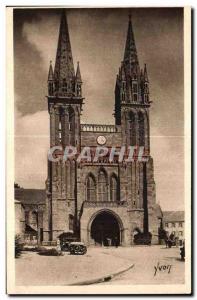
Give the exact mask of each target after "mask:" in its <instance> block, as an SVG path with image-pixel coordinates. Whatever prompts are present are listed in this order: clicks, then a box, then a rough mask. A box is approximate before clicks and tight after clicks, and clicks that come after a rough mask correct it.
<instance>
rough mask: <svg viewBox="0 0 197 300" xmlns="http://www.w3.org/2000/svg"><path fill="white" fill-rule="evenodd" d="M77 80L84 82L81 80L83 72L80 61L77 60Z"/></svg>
mask: <svg viewBox="0 0 197 300" xmlns="http://www.w3.org/2000/svg"><path fill="white" fill-rule="evenodd" d="M76 80H77V81H78V82H82V80H81V72H80V67H79V61H78V62H77V71H76Z"/></svg>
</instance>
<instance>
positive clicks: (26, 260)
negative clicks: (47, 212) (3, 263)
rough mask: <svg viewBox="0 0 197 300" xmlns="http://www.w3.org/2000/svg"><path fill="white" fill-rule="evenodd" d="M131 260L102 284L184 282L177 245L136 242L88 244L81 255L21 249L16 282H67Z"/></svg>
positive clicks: (97, 274) (105, 271) (94, 275)
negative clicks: (43, 253)
mask: <svg viewBox="0 0 197 300" xmlns="http://www.w3.org/2000/svg"><path fill="white" fill-rule="evenodd" d="M132 263H133V264H134V267H133V268H132V269H130V270H129V271H126V272H125V273H123V274H122V275H119V276H117V277H115V278H113V279H112V280H111V281H109V282H105V283H101V284H121V285H122V284H175V283H176V284H183V283H184V262H182V261H181V260H180V255H179V248H171V249H166V248H165V247H164V246H135V247H125V248H123V247H119V248H112V247H111V248H105V247H103V248H88V251H87V253H86V254H85V255H83V256H80V255H79V256H73V255H69V254H68V253H65V255H64V256H59V257H49V256H40V255H38V254H37V253H34V252H24V253H23V254H22V256H21V258H19V259H16V284H17V285H67V284H71V283H75V282H80V281H85V280H90V279H94V278H98V277H101V276H106V275H109V274H112V273H115V272H117V271H118V270H120V269H124V268H125V269H126V268H127V267H129V266H130V265H131V264H132ZM162 266H164V267H162ZM155 267H156V268H157V271H156V269H155ZM68 270H69V271H68ZM154 274H155V275H154Z"/></svg>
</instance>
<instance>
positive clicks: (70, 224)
mask: <svg viewBox="0 0 197 300" xmlns="http://www.w3.org/2000/svg"><path fill="white" fill-rule="evenodd" d="M69 230H71V231H73V230H74V217H73V215H70V214H69Z"/></svg>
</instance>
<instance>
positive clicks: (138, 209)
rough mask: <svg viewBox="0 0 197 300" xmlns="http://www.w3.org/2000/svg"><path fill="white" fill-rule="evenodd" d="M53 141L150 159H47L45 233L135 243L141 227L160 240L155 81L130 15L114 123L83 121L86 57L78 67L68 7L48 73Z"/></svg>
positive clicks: (44, 238)
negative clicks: (153, 146) (141, 57)
mask: <svg viewBox="0 0 197 300" xmlns="http://www.w3.org/2000/svg"><path fill="white" fill-rule="evenodd" d="M47 99H48V112H49V118H50V147H51V148H53V147H55V146H61V147H62V149H63V150H64V149H65V147H66V146H69V145H71V146H73V147H76V149H77V152H78V153H80V152H81V150H82V149H83V148H84V147H87V146H88V147H90V150H91V153H95V151H96V148H97V147H98V146H100V147H107V148H108V149H112V148H113V147H116V150H118V149H119V150H120V149H121V147H122V146H125V147H129V146H135V147H144V153H145V156H146V159H145V160H144V161H139V160H134V161H131V162H125V161H124V162H119V160H117V159H114V160H113V161H110V160H109V156H106V157H105V158H102V157H101V158H100V159H99V160H98V161H96V162H95V161H87V160H83V161H80V162H78V161H77V159H76V158H72V159H68V160H66V161H65V160H63V159H59V160H58V161H51V160H49V159H48V178H47V180H46V204H45V209H44V212H43V215H42V218H41V219H40V221H39V234H38V238H39V239H40V241H41V242H43V244H44V243H53V242H55V241H56V240H57V238H58V237H59V236H60V235H61V234H62V233H68V232H70V233H73V235H75V236H77V237H78V238H79V239H80V240H81V241H82V242H84V243H86V244H87V245H95V244H98V245H99V244H100V245H103V244H105V243H106V241H108V243H110V244H111V245H113V244H114V243H115V242H116V243H117V242H118V244H119V245H122V246H128V245H132V244H133V243H134V232H135V231H136V229H138V230H140V231H141V232H144V233H148V232H150V233H151V234H152V243H158V227H159V222H160V220H159V215H158V205H157V204H156V195H155V181H154V169H153V159H152V157H151V155H150V121H149V110H150V105H151V99H150V95H149V80H148V74H147V68H146V65H145V67H144V68H143V70H142V69H140V65H139V61H138V56H137V50H136V45H135V40H134V34H133V28H132V22H131V18H129V23H128V32H127V39H126V46H125V52H124V57H123V61H122V62H121V63H120V68H119V71H118V75H117V78H116V85H115V109H114V125H105V124H103V125H100V124H99V125H98V124H82V123H81V114H82V107H83V103H84V101H85V100H84V99H85V98H84V97H83V92H82V74H81V72H80V67H79V63H78V65H77V70H76V72H75V70H74V64H73V57H72V51H71V43H70V38H69V30H68V23H67V18H66V15H65V13H62V16H61V22H60V30H59V40H58V46H57V54H56V61H55V66H54V70H53V67H52V64H50V68H49V75H48V96H47Z"/></svg>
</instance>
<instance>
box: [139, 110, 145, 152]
mask: <svg viewBox="0 0 197 300" xmlns="http://www.w3.org/2000/svg"><path fill="white" fill-rule="evenodd" d="M138 122H139V146H145V145H144V144H145V130H144V115H143V113H142V112H139V114H138Z"/></svg>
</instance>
